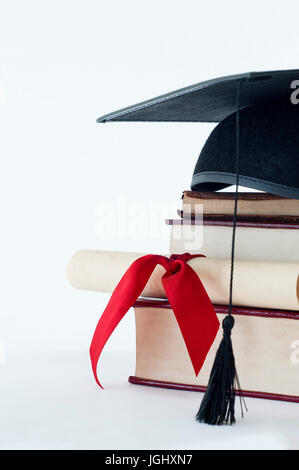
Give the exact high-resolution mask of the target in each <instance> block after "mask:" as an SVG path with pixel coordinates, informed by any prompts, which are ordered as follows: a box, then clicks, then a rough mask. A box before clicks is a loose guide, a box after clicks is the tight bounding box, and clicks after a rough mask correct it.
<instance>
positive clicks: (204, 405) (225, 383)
mask: <svg viewBox="0 0 299 470" xmlns="http://www.w3.org/2000/svg"><path fill="white" fill-rule="evenodd" d="M240 89H241V81H238V82H237V90H236V91H237V93H236V108H237V112H236V168H235V170H236V191H235V205H234V216H233V233H232V251H231V272H230V283H229V308H228V315H227V316H226V317H225V318H224V320H223V322H222V327H223V338H222V340H221V343H220V345H219V348H218V351H217V353H216V357H215V361H214V364H213V368H212V371H211V375H210V379H209V383H208V386H207V390H206V393H205V395H204V397H203V399H202V402H201V405H200V408H199V411H198V413H197V415H196V419H197V420H198V421H200V422H203V423H208V424H233V423H235V422H236V420H235V397H236V386H237V387H238V389H239V390H238V394H239V395H240V404H241V412H242V417H243V405H244V407H245V409H246V410H247V408H246V404H245V401H244V398H243V396H242V392H241V388H240V384H239V379H238V375H237V371H236V366H235V358H234V353H233V347H232V341H231V330H232V328H233V326H234V323H235V320H234V318H233V317H232V315H231V311H232V305H233V297H232V295H233V278H234V259H235V238H236V227H237V211H238V189H239V137H240V136H239V134H240V124H239V111H240Z"/></svg>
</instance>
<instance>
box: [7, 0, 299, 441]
mask: <svg viewBox="0 0 299 470" xmlns="http://www.w3.org/2000/svg"><path fill="white" fill-rule="evenodd" d="M298 13H299V5H298V1H297V0H294V1H284V2H280V1H273V0H272V1H261V0H259V1H256V0H251V1H248V2H240V1H232V0H226V1H225V2H223V1H213V0H212V1H211V0H210V1H208V2H206V1H201V0H186V1H184V2H183V1H177V0H171V1H170V0H166V1H165V0H164V1H157V0H151V1H150V2H145V1H140V0H139V1H133V0H127V1H121V0H110V1H109V2H104V1H102V0H97V1H95V0H84V1H83V0H80V1H79V0H51V1H45V0H43V1H41V0H39V1H38V0H26V1H25V0H24V1H22V0H10V1H4V0H1V2H0V129H1V137H0V155H1V171H0V215H1V230H0V237H1V243H0V250H1V258H0V259H1V264H0V285H1V297H0V340H1V351H2V350H4V351H2V352H4V357H3V354H2V353H1V362H2V364H1V365H0V381H1V385H0V394H1V395H0V396H1V406H0V422H1V430H0V446H1V448H4V449H16V448H24V449H30V448H41V449H51V448H52V449H53V448H61V449H63V448H67V449H76V448H77V449H83V448H98V449H101V448H104V449H105V448H106V449H125V448H127V449H129V448H131V449H142V448H156V449H166V448H168V449H181V448H186V449H187V448H189V449H196V448H203V449H205V448H206V449H215V448H216V449H217V448H233V449H234V448H259V449H260V448H299V441H298V424H297V423H298V419H299V405H295V404H293V405H292V404H285V403H279V402H277V403H275V402H270V401H262V400H260V401H259V400H247V404H248V407H249V413H248V415H247V416H246V419H245V420H243V421H239V423H238V424H237V425H236V426H234V427H226V428H225V427H224V428H214V427H209V426H206V425H199V424H198V423H196V422H195V421H194V418H193V417H194V413H195V412H196V410H197V408H198V405H199V402H200V399H201V395H200V394H197V393H191V392H178V391H167V390H161V389H151V388H146V387H138V386H133V385H129V384H128V383H127V377H128V375H130V374H133V373H134V321H133V312H132V311H130V313H128V315H127V317H126V318H125V319H124V320H123V322H122V324H121V325H120V326H119V328H118V329H117V331H116V332H115V334H114V336H113V338H112V339H111V341H110V342H109V344H108V345H107V348H106V350H105V352H104V354H103V360H102V369H101V378H102V381H103V383H104V385H106V389H105V391H101V390H100V389H99V388H98V387H97V386H96V384H95V383H94V381H93V378H92V375H91V370H90V365H89V356H88V348H89V343H90V340H91V336H92V333H93V329H94V327H95V325H96V322H97V320H98V318H99V315H100V314H101V312H102V311H103V309H104V307H105V304H106V302H107V300H108V296H107V295H104V294H100V293H90V292H83V291H82V292H81V291H76V290H74V289H73V288H72V287H71V286H70V285H68V283H67V281H66V277H65V266H66V263H67V261H68V259H69V258H70V256H71V255H72V253H73V252H74V251H75V250H77V249H79V248H93V249H112V250H128V251H129V250H131V251H144V252H160V253H165V252H167V249H168V229H167V227H165V226H164V222H163V221H164V218H166V217H171V216H174V215H175V208H176V207H179V204H180V195H181V192H182V190H184V189H188V188H189V185H190V180H191V175H192V171H193V167H194V165H195V162H196V159H197V156H198V154H199V151H200V149H201V147H202V145H203V143H204V140H205V138H206V137H207V135H208V133H209V132H210V130H211V129H212V127H211V125H209V124H183V123H182V124H178V123H172V124H171V123H169V124H168V123H160V124H159V123H157V124H155V123H148V124H141V123H135V124H134V123H128V124H127V123H111V124H106V125H100V124H96V122H95V121H96V118H97V117H98V116H100V115H102V114H105V113H107V112H110V111H113V110H116V109H119V108H121V107H123V106H127V105H130V104H134V103H136V102H138V101H141V100H144V99H147V98H151V97H153V96H155V95H159V94H162V93H164V92H168V91H171V90H173V89H176V88H180V87H183V86H187V85H190V84H193V83H196V82H199V81H202V80H207V79H209V78H213V77H217V76H223V75H231V74H234V73H241V72H247V71H253V70H256V71H259V70H273V69H288V68H298V66H299V60H298V57H299V46H298V26H299V23H298V22H299V20H298V18H299V15H298ZM119 198H122V200H125V201H126V202H127V204H128V208H129V211H130V208H131V209H132V208H133V210H136V206H134V204H136V203H138V204H140V206H139V208H138V207H137V209H138V210H137V212H138V211H139V216H138V217H139V219H140V220H141V219H142V215H141V214H142V213H143V214H146V215H148V214H150V213H151V212H150V211H151V204H157V203H159V202H161V203H162V204H163V207H162V209H161V215H160V216H159V217H160V219H159V220H160V225H161V233H160V235H159V236H158V237H157V236H156V237H153V236H150V234H149V233H145V234H143V235H142V236H137V235H138V234H136V237H135V238H134V237H132V234H130V233H127V234H126V232H125V234H120V233H119V232H118V231H117V230H116V231H115V232H114V233H112V234H111V236H109V237H108V238H107V236H106V237H105V232H104V227H103V230H102V226H101V224H104V223H105V218H103V217H102V218H101V217H99V214H100V213H101V210H102V209H103V207H106V208H107V207H108V209H109V207H111V216H110V219H109V220H110V222H109V223H114V222H116V220H117V216H118V214H117V212H116V211H115V209H113V208H115V207H116V206H117V204H118V201H119ZM109 204H110V206H109ZM103 205H104V206H103ZM105 205H106V206H105ZM107 205H108V206H107ZM140 211H141V212H140ZM138 217H137V219H138ZM139 219H138V220H139ZM146 220H148V217H147V216H146V218H145V221H146ZM106 222H107V220H106ZM134 224H136V217H133V216H132V214H131V217H129V218H128V227H127V228H128V230H130V227H131V228H132V227H133V228H134V227H135V225H134ZM298 335H299V333H298ZM248 353H249V354H250V351H249V352H248ZM298 372H299V371H298ZM278 373H279V372H278Z"/></svg>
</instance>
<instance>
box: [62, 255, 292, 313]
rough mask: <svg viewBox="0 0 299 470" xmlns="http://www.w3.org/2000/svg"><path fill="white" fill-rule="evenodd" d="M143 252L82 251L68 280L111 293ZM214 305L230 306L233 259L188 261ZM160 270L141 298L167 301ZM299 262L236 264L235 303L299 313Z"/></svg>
mask: <svg viewBox="0 0 299 470" xmlns="http://www.w3.org/2000/svg"><path fill="white" fill-rule="evenodd" d="M140 256H142V254H141V253H126V252H114V251H91V250H81V251H78V252H77V253H75V254H74V255H73V257H72V258H71V260H70V261H69V263H68V267H67V277H68V279H69V281H70V283H71V284H72V285H73V286H74V287H77V288H78V289H85V290H96V291H102V292H112V291H113V290H114V288H115V287H116V285H117V283H118V282H119V280H120V279H121V277H122V275H123V274H124V273H125V271H126V269H127V268H128V267H129V266H130V265H131V263H132V262H133V261H134V260H135V259H137V258H139V257H140ZM189 264H190V266H192V268H193V269H194V270H195V272H196V273H197V274H198V276H199V278H200V279H201V281H202V283H203V285H204V286H205V289H206V291H207V293H208V295H209V296H210V299H211V301H212V302H213V303H214V304H220V305H226V304H227V303H228V292H229V279H230V260H227V259H211V258H194V259H192V260H190V261H189ZM164 272H165V271H164V269H163V268H162V267H157V268H156V269H155V270H154V272H153V274H152V276H151V278H150V280H149V282H148V283H147V286H146V288H145V290H144V291H143V293H142V295H143V296H145V297H156V298H165V297H166V295H165V292H164V289H163V286H162V283H161V276H162V275H163V273H164ZM298 274H299V262H296V263H283V262H281V263H279V262H258V261H236V262H235V267H234V290H233V304H234V305H240V306H247V307H259V308H277V309H286V310H299V302H298Z"/></svg>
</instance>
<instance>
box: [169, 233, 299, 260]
mask: <svg viewBox="0 0 299 470" xmlns="http://www.w3.org/2000/svg"><path fill="white" fill-rule="evenodd" d="M231 247H232V227H224V226H215V225H204V226H202V225H187V224H184V225H173V226H172V229H171V237H170V253H185V252H188V253H203V254H204V255H206V256H207V257H208V258H224V259H225V258H229V257H230V253H231ZM298 247H299V230H296V229H269V228H256V227H238V228H237V231H236V246H235V259H240V260H250V261H292V262H293V261H299V249H298Z"/></svg>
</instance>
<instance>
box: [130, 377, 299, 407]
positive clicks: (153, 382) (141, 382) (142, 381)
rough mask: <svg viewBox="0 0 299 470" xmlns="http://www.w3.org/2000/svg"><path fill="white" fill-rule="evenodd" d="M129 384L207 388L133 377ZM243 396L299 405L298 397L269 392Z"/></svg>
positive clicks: (254, 392)
mask: <svg viewBox="0 0 299 470" xmlns="http://www.w3.org/2000/svg"><path fill="white" fill-rule="evenodd" d="M128 381H129V383H131V384H135V385H147V386H149V387H160V388H169V389H174V390H187V391H190V392H205V391H206V387H204V386H202V385H188V384H180V383H175V382H164V381H162V380H150V379H143V378H141V377H136V376H134V375H131V376H130V377H129V378H128ZM236 395H237V396H239V395H240V393H239V391H238V390H236ZM242 395H243V396H244V397H248V398H263V399H266V400H279V401H289V402H293V403H299V396H296V395H281V394H278V393H268V392H257V391H251V390H242Z"/></svg>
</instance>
